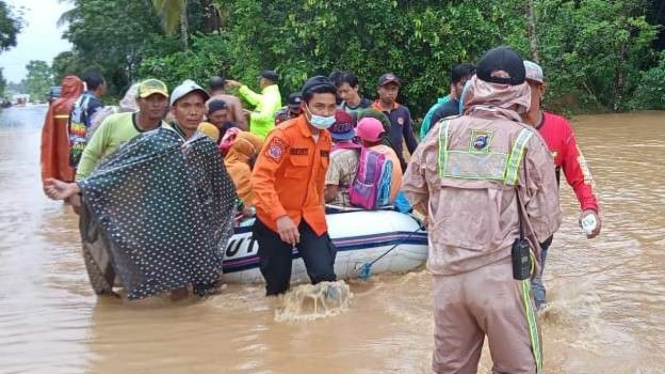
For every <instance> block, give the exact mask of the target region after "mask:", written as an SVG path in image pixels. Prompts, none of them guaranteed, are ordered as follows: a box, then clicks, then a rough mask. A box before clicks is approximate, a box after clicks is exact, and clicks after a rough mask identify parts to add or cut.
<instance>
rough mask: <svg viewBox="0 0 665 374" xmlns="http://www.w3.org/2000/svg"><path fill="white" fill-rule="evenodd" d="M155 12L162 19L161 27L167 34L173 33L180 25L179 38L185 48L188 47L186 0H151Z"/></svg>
mask: <svg viewBox="0 0 665 374" xmlns="http://www.w3.org/2000/svg"><path fill="white" fill-rule="evenodd" d="M152 4H153V5H154V7H155V10H156V11H157V14H158V15H159V17H160V18H161V20H162V27H164V31H165V32H166V33H167V34H173V33H174V32H175V30H176V29H177V28H178V26H180V39H181V41H182V45H183V47H184V48H185V50H188V49H189V22H188V19H187V5H188V1H187V0H152Z"/></svg>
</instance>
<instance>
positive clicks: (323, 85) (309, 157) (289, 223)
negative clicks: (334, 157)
mask: <svg viewBox="0 0 665 374" xmlns="http://www.w3.org/2000/svg"><path fill="white" fill-rule="evenodd" d="M302 94H303V113H302V114H301V115H300V116H298V117H296V118H293V119H290V120H288V121H285V122H282V123H281V124H279V125H278V126H277V127H275V129H274V130H272V131H271V132H270V134H269V135H268V137H267V139H266V141H265V143H264V144H265V145H264V146H263V149H262V150H261V153H260V154H259V157H258V159H257V161H256V164H255V166H254V171H253V173H252V179H251V182H252V188H253V190H254V203H255V206H256V217H257V220H256V223H255V224H254V238H256V240H257V242H258V244H259V259H260V268H261V274H263V277H264V278H265V280H266V294H267V295H268V296H270V295H278V294H281V293H284V292H286V291H287V290H288V288H289V284H290V280H291V262H292V260H293V257H292V251H293V249H294V248H297V249H298V253H299V254H300V256H301V257H302V259H303V261H304V262H305V267H306V268H307V274H308V275H309V278H310V280H311V281H312V284H316V283H319V282H323V281H331V282H332V281H335V280H337V276H336V275H335V269H334V264H335V256H336V254H337V250H336V249H335V247H334V246H333V244H332V241H331V240H330V237H329V236H328V228H327V225H326V216H325V205H324V199H323V190H324V183H325V176H326V171H327V170H328V162H329V156H330V150H331V148H332V141H331V138H330V134H329V133H328V131H327V129H328V128H329V127H330V126H331V125H332V124H334V123H335V109H336V106H337V102H336V98H337V97H336V95H337V88H336V87H335V85H333V84H332V83H331V82H330V81H329V80H328V79H327V78H325V77H323V76H315V77H312V78H310V79H309V80H307V82H305V84H304V85H303V88H302Z"/></svg>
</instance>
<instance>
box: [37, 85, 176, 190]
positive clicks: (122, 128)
mask: <svg viewBox="0 0 665 374" xmlns="http://www.w3.org/2000/svg"><path fill="white" fill-rule="evenodd" d="M138 92H139V93H138V97H137V98H136V103H137V104H138V106H139V111H138V112H135V113H118V114H113V115H111V116H109V117H107V118H106V119H105V120H104V122H102V124H101V125H99V128H98V129H97V131H96V132H95V133H94V135H93V136H92V138H91V139H90V141H89V142H88V145H87V146H86V147H85V150H84V151H83V155H82V156H81V161H80V162H79V165H78V169H77V171H76V180H77V181H78V180H81V179H84V178H86V177H87V176H88V175H90V174H91V173H92V172H93V171H94V170H95V168H96V167H97V164H98V163H99V161H101V159H102V158H104V157H106V156H108V155H110V154H111V153H113V152H115V151H116V150H117V149H118V148H120V146H121V145H122V144H123V143H126V142H128V141H130V140H132V139H133V138H135V137H137V136H139V135H140V134H141V133H144V132H146V131H150V130H154V129H156V128H158V127H159V126H163V125H164V122H162V118H163V117H164V112H165V110H166V106H167V104H168V97H169V94H168V89H167V88H166V84H164V82H162V81H160V80H157V79H146V80H144V81H143V82H141V84H140V85H139V91H138ZM45 191H46V193H47V195H48V196H49V197H50V198H52V199H56V200H62V199H64V198H66V197H69V196H71V195H73V194H75V193H77V192H78V191H79V187H78V185H77V184H76V183H65V182H62V181H59V180H57V179H53V178H51V179H47V180H46V181H45ZM72 191H74V192H73V193H71V192H72Z"/></svg>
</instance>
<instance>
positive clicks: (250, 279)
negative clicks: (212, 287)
mask: <svg viewBox="0 0 665 374" xmlns="http://www.w3.org/2000/svg"><path fill="white" fill-rule="evenodd" d="M326 212H327V214H326V221H327V222H328V233H329V235H330V238H331V239H332V241H333V243H334V244H335V246H336V247H337V258H336V260H335V273H336V274H337V277H338V278H339V279H351V278H357V277H358V269H359V268H360V267H361V266H362V265H363V264H365V263H369V262H372V261H373V260H375V259H377V258H378V257H379V256H381V255H383V254H385V253H386V251H388V250H389V249H390V248H391V247H393V246H395V245H396V247H395V248H394V249H393V250H392V251H390V253H388V254H387V255H385V256H384V257H383V258H381V259H380V260H379V261H377V262H376V263H374V264H373V265H372V273H374V274H378V273H383V272H407V271H410V270H413V269H415V268H417V267H418V266H420V265H422V264H423V263H425V261H426V260H427V232H425V231H423V230H422V229H421V228H420V227H421V225H420V222H419V221H418V220H416V218H414V217H413V216H411V215H409V214H404V213H399V212H397V211H394V210H376V211H363V210H336V209H327V211H326ZM247 226H249V225H247ZM258 248H259V245H258V243H257V242H256V240H255V239H254V238H253V237H252V228H251V226H250V227H240V228H237V229H236V232H235V234H234V235H233V236H232V237H231V240H229V244H228V245H227V247H226V253H225V257H224V262H223V269H224V274H223V275H222V280H223V281H224V282H227V283H258V282H263V277H262V276H261V272H260V270H259V257H258ZM308 280H309V278H308V277H307V272H306V270H305V264H304V263H303V261H302V259H301V258H300V255H299V254H298V252H297V248H296V249H294V250H293V270H292V273H291V281H292V282H293V281H308Z"/></svg>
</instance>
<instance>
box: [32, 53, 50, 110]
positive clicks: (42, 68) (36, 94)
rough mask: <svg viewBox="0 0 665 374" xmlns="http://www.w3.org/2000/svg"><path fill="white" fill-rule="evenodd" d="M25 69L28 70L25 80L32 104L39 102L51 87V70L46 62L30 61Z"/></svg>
mask: <svg viewBox="0 0 665 374" xmlns="http://www.w3.org/2000/svg"><path fill="white" fill-rule="evenodd" d="M25 68H26V70H28V75H27V77H26V79H27V82H28V93H29V94H30V98H31V99H32V101H34V102H40V101H42V100H43V99H44V95H46V93H47V92H48V90H49V88H50V87H51V86H52V85H53V76H52V75H51V68H50V67H49V66H48V64H47V63H46V62H44V61H39V60H31V61H30V62H28V65H26V67H25Z"/></svg>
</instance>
